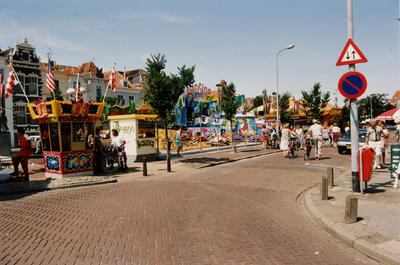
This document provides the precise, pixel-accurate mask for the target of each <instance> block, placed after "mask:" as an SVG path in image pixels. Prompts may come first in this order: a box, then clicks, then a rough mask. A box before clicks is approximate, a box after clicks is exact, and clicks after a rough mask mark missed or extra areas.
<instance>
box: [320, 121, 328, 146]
mask: <svg viewBox="0 0 400 265" xmlns="http://www.w3.org/2000/svg"><path fill="white" fill-rule="evenodd" d="M322 139H323V141H324V142H323V143H324V144H325V147H328V143H329V127H328V125H326V124H325V125H324V128H323V129H322Z"/></svg>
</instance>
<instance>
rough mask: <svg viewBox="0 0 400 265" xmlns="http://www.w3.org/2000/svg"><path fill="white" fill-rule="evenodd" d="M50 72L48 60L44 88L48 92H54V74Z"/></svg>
mask: <svg viewBox="0 0 400 265" xmlns="http://www.w3.org/2000/svg"><path fill="white" fill-rule="evenodd" d="M51 70H52V69H51V62H50V58H49V63H48V64H47V78H46V86H47V88H48V89H49V90H50V92H54V90H56V83H55V82H54V74H53V72H52V71H51Z"/></svg>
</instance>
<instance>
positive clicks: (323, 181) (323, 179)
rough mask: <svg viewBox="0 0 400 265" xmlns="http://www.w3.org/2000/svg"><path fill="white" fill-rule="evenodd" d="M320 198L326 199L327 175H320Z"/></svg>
mask: <svg viewBox="0 0 400 265" xmlns="http://www.w3.org/2000/svg"><path fill="white" fill-rule="evenodd" d="M320 194H321V200H327V199H328V177H325V176H322V177H321V191H320Z"/></svg>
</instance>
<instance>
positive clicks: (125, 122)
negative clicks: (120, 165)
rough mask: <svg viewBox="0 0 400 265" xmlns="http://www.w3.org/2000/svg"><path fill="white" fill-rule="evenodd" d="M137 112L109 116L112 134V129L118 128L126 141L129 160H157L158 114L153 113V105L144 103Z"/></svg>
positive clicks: (129, 161) (130, 161)
mask: <svg viewBox="0 0 400 265" xmlns="http://www.w3.org/2000/svg"><path fill="white" fill-rule="evenodd" d="M137 112H138V113H137V114H125V115H111V116H108V121H109V123H110V135H112V134H111V130H112V129H117V130H118V134H119V135H122V136H123V137H124V139H125V141H126V144H125V152H126V156H127V162H128V163H132V162H135V161H140V160H142V161H143V157H146V160H147V161H152V160H156V155H157V148H156V123H155V119H156V118H157V117H158V115H156V114H151V112H152V111H151V107H150V106H149V105H147V104H143V105H142V106H141V107H140V108H139V109H138V110H137Z"/></svg>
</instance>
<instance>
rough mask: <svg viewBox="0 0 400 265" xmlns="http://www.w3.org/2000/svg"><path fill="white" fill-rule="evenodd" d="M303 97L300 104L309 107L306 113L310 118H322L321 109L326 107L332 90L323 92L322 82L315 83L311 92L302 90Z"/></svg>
mask: <svg viewBox="0 0 400 265" xmlns="http://www.w3.org/2000/svg"><path fill="white" fill-rule="evenodd" d="M301 93H302V95H303V98H302V99H301V100H300V104H301V105H302V106H303V107H305V108H307V109H308V110H307V111H306V115H307V117H309V118H312V119H317V120H321V114H322V112H321V109H323V108H325V107H326V105H327V104H328V102H329V100H330V92H326V93H322V92H321V84H320V83H318V82H317V83H315V84H314V87H313V88H312V89H311V91H310V92H307V91H304V90H302V91H301Z"/></svg>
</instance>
